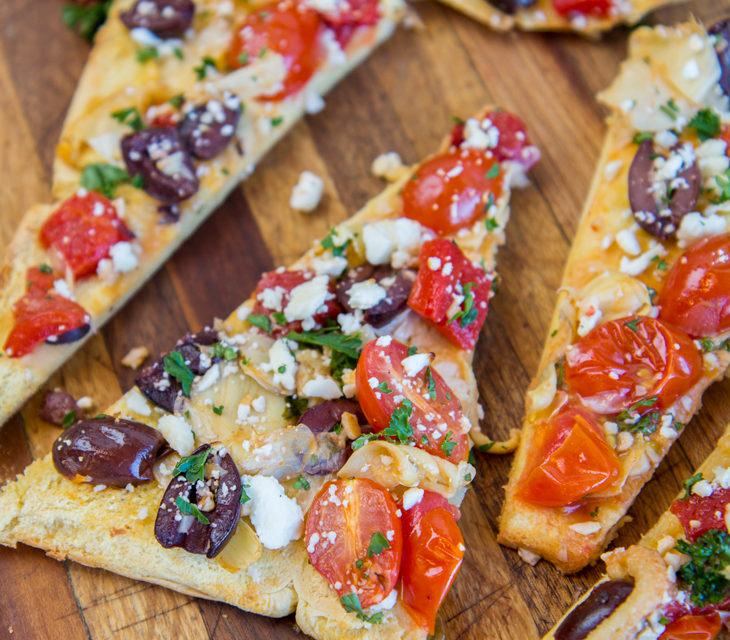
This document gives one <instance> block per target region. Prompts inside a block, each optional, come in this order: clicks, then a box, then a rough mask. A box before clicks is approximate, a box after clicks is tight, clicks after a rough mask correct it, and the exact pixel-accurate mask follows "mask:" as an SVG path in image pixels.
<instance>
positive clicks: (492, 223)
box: [484, 218, 499, 231]
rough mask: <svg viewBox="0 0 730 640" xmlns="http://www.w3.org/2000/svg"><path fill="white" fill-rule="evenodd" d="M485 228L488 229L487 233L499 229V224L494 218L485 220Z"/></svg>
mask: <svg viewBox="0 0 730 640" xmlns="http://www.w3.org/2000/svg"><path fill="white" fill-rule="evenodd" d="M484 226H485V227H487V231H494V230H495V229H499V223H498V222H497V221H496V220H495V219H494V218H484Z"/></svg>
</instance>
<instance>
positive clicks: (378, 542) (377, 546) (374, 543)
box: [367, 531, 390, 558]
mask: <svg viewBox="0 0 730 640" xmlns="http://www.w3.org/2000/svg"><path fill="white" fill-rule="evenodd" d="M386 549H390V542H388V538H386V537H385V536H384V535H383V534H382V533H380V531H376V532H375V533H373V535H372V537H371V538H370V544H369V545H368V552H367V556H368V558H372V557H373V556H379V555H380V554H381V553H383V551H385V550H386Z"/></svg>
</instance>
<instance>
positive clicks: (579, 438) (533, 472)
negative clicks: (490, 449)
mask: <svg viewBox="0 0 730 640" xmlns="http://www.w3.org/2000/svg"><path fill="white" fill-rule="evenodd" d="M528 459H529V460H530V461H531V462H532V465H531V466H528V467H527V468H526V469H525V472H524V473H523V475H522V478H521V479H520V484H519V488H518V490H517V495H518V497H520V498H522V499H523V500H525V501H526V502H530V503H532V504H537V505H540V506H543V507H564V506H566V505H569V504H573V503H575V502H578V501H579V500H581V499H582V498H584V497H585V496H587V495H588V494H590V493H595V492H597V491H599V490H602V489H606V488H608V487H610V486H611V485H612V484H613V483H614V482H615V481H616V480H617V479H618V477H619V474H620V472H621V463H620V462H619V460H618V457H617V456H616V454H615V452H614V450H613V448H612V447H611V445H609V444H608V442H606V438H605V436H604V435H603V432H602V430H601V428H600V427H599V426H598V424H596V422H595V420H594V419H593V417H592V416H591V415H590V414H589V413H588V412H587V411H585V410H583V409H579V408H576V407H571V406H570V405H566V406H565V407H563V408H562V409H561V410H560V411H559V412H558V413H556V414H555V415H553V416H552V417H550V418H549V419H548V420H547V421H546V422H545V423H543V424H541V425H539V426H538V427H537V432H536V435H535V439H534V441H533V443H532V446H531V452H530V455H529V458H528Z"/></svg>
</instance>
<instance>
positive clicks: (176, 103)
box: [167, 93, 185, 109]
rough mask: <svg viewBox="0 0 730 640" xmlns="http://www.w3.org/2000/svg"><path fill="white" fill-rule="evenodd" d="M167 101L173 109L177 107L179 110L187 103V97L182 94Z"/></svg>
mask: <svg viewBox="0 0 730 640" xmlns="http://www.w3.org/2000/svg"><path fill="white" fill-rule="evenodd" d="M167 101H168V102H169V103H170V104H171V105H172V106H173V107H175V108H176V109H179V108H180V107H182V106H183V103H184V102H185V97H184V96H183V94H182V93H178V94H176V95H174V96H172V98H169V99H168V100H167Z"/></svg>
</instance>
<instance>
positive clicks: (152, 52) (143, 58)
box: [135, 47, 160, 64]
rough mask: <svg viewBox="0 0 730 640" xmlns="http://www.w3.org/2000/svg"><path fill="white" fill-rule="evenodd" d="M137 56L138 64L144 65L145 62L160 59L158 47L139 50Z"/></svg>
mask: <svg viewBox="0 0 730 640" xmlns="http://www.w3.org/2000/svg"><path fill="white" fill-rule="evenodd" d="M135 55H136V56H137V62H139V63H141V64H144V63H145V62H148V61H150V60H154V59H155V58H159V56H160V52H159V51H157V47H142V48H141V49H137V53H136V54H135Z"/></svg>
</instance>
